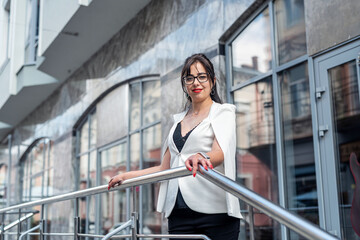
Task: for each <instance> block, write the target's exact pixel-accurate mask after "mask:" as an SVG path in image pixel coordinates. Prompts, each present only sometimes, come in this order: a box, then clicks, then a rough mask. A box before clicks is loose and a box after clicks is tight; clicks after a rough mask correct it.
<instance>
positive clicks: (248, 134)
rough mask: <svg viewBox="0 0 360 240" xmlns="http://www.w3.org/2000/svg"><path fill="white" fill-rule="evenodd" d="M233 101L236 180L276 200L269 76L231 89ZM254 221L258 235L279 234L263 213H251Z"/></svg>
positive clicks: (271, 236)
mask: <svg viewBox="0 0 360 240" xmlns="http://www.w3.org/2000/svg"><path fill="white" fill-rule="evenodd" d="M234 103H235V105H236V126H237V128H236V134H237V148H236V149H237V151H236V158H237V168H238V169H237V181H238V182H241V183H242V184H243V185H245V186H246V187H248V188H250V189H252V190H254V191H255V192H257V193H258V194H260V195H261V196H263V197H265V198H267V199H269V200H271V201H273V202H275V203H277V202H278V199H277V196H278V183H277V178H276V176H277V171H276V169H277V165H276V151H275V136H274V108H273V96H272V84H271V78H267V79H265V80H262V81H259V82H256V83H253V84H251V85H248V86H246V87H244V88H241V89H239V90H237V91H235V92H234ZM241 205H242V209H246V207H245V205H244V204H243V203H241ZM256 211H257V210H255V212H256ZM244 215H245V216H246V214H244ZM246 217H248V216H246ZM254 224H255V230H256V238H258V239H276V238H277V236H280V235H279V234H280V231H279V225H278V224H277V223H276V222H274V221H272V220H271V219H270V218H269V217H267V216H266V215H265V214H261V213H256V214H254Z"/></svg>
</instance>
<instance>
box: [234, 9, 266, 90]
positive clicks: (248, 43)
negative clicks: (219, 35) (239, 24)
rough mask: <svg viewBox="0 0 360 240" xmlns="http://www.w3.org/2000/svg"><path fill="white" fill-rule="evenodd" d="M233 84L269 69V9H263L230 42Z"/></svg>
mask: <svg viewBox="0 0 360 240" xmlns="http://www.w3.org/2000/svg"><path fill="white" fill-rule="evenodd" d="M231 50H232V76H233V85H236V84H239V83H242V82H244V81H246V80H248V79H250V78H253V77H255V76H258V75H261V74H263V73H265V72H267V71H269V70H270V69H271V60H272V56H271V40H270V20H269V10H268V9H265V10H264V11H263V12H262V13H261V14H259V15H258V16H257V17H256V18H255V19H254V20H253V21H252V22H251V23H250V24H249V26H247V27H246V28H245V29H244V30H243V31H242V32H241V33H240V35H239V36H238V37H237V38H236V39H235V40H234V41H233V42H232V48H231Z"/></svg>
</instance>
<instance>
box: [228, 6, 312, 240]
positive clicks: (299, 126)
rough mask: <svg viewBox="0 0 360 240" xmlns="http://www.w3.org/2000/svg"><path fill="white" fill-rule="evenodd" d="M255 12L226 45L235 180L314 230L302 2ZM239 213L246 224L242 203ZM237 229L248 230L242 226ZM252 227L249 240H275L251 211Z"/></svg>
mask: <svg viewBox="0 0 360 240" xmlns="http://www.w3.org/2000/svg"><path fill="white" fill-rule="evenodd" d="M260 10H261V9H259V12H258V13H257V15H255V16H254V17H253V18H252V20H251V21H250V22H249V23H248V24H247V25H244V27H243V28H241V29H240V30H241V31H240V32H239V33H236V35H234V36H233V37H232V38H231V39H230V40H229V42H228V43H227V46H228V48H229V50H230V51H228V52H229V56H227V59H228V64H229V65H230V66H231V68H230V72H231V78H229V79H228V84H231V85H232V86H233V87H232V88H231V91H230V95H231V96H232V101H233V103H234V104H235V105H236V108H237V168H238V169H237V170H238V179H237V181H239V182H241V183H243V184H244V185H245V186H247V187H248V188H250V189H252V190H254V191H255V192H257V193H258V194H260V195H262V196H263V197H265V198H268V199H269V200H271V201H272V202H275V203H278V204H282V205H283V206H285V207H286V208H288V209H290V210H291V211H294V212H296V213H297V214H299V215H301V216H303V217H305V218H307V219H309V220H310V221H312V222H314V223H316V224H319V219H318V204H317V188H316V175H315V160H314V150H313V136H312V135H313V134H312V119H311V106H310V88H309V78H308V66H307V62H306V60H301V59H304V56H306V41H305V39H306V36H305V23H304V3H303V1H292V0H277V1H274V2H270V3H267V4H265V5H264V6H263V7H262V10H261V11H260ZM272 26H274V27H272ZM274 54H275V55H274ZM290 61H293V62H295V63H294V64H291V63H289V62H290ZM284 64H287V66H288V67H286V68H285V69H284V67H282V66H283V65H284ZM276 105H277V106H279V107H276ZM280 113H281V116H280ZM277 116H279V117H277ZM276 118H279V119H280V121H279V122H280V125H279V124H277V123H276V121H275V119H276ZM279 133H281V134H280V135H279ZM279 151H281V152H282V154H279ZM279 156H282V158H281V159H279ZM279 160H280V161H279ZM279 169H281V170H279ZM279 174H281V175H280V176H279ZM279 178H281V179H284V182H279V181H278V179H279ZM282 186H284V189H285V190H284V193H282V191H280V190H279V188H282ZM242 210H243V211H244V213H243V214H244V215H245V219H247V218H248V217H249V216H248V212H247V207H246V205H245V204H242ZM242 227H243V228H245V229H244V230H245V231H246V232H248V231H250V229H249V228H248V227H247V223H246V222H244V224H242ZM254 227H255V238H256V239H279V238H281V231H280V225H279V223H277V222H274V221H273V220H271V219H270V218H269V217H267V216H266V215H265V214H262V213H261V212H259V211H258V210H256V209H255V210H254ZM297 238H298V236H296V235H294V234H293V233H291V235H290V239H297Z"/></svg>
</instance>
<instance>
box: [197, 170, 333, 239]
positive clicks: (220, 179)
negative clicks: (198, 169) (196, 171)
mask: <svg viewBox="0 0 360 240" xmlns="http://www.w3.org/2000/svg"><path fill="white" fill-rule="evenodd" d="M203 172H204V174H203V175H201V174H200V175H201V176H202V177H204V178H206V179H207V180H209V181H210V182H212V183H214V184H215V185H217V186H218V187H220V188H222V189H224V190H225V191H227V192H229V193H231V194H232V195H234V196H235V197H237V198H239V199H241V200H243V201H244V202H246V203H247V204H248V205H250V206H251V207H254V208H257V209H258V210H260V211H261V212H264V213H265V214H267V215H268V216H270V217H271V218H273V219H275V220H276V221H278V222H280V223H282V224H284V225H285V226H286V227H288V228H289V229H291V230H293V231H294V232H297V233H298V234H300V235H302V236H303V237H306V238H308V239H324V240H338V239H339V238H337V237H336V236H334V235H331V234H329V233H328V232H326V231H324V230H322V229H321V228H319V226H317V225H315V224H313V223H311V222H310V221H308V220H306V219H305V218H302V217H300V216H298V215H295V214H294V213H292V212H290V211H288V210H286V209H285V208H283V207H281V206H279V205H276V204H274V203H273V202H271V201H269V200H267V199H266V198H264V197H262V196H260V195H259V194H257V193H255V192H253V191H251V190H250V189H248V188H246V187H244V186H241V185H240V184H239V183H237V182H235V181H233V180H231V179H229V178H227V177H225V176H224V175H222V174H220V173H218V172H216V171H205V169H204V170H203Z"/></svg>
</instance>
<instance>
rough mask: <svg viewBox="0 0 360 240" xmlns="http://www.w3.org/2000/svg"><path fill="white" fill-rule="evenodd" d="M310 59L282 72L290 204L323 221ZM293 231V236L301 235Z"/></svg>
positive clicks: (315, 220) (310, 218)
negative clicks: (320, 213) (315, 154)
mask: <svg viewBox="0 0 360 240" xmlns="http://www.w3.org/2000/svg"><path fill="white" fill-rule="evenodd" d="M307 69H308V67H307V63H303V64H301V65H298V66H295V67H293V68H291V69H288V70H286V71H283V72H282V73H280V74H279V76H278V79H279V81H280V90H281V93H280V95H281V98H282V103H281V107H282V127H283V134H284V136H283V139H284V142H283V144H284V151H285V152H284V154H285V157H284V158H285V161H284V163H285V170H286V190H287V194H286V196H287V207H288V208H289V209H290V210H292V211H295V212H296V213H297V214H299V215H301V216H303V217H305V218H307V219H308V220H310V221H312V222H313V223H315V224H319V215H318V202H317V186H316V176H315V162H314V148H313V134H312V120H311V106H310V91H309V78H308V72H307ZM298 238H299V236H298V235H294V234H293V233H292V239H298Z"/></svg>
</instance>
